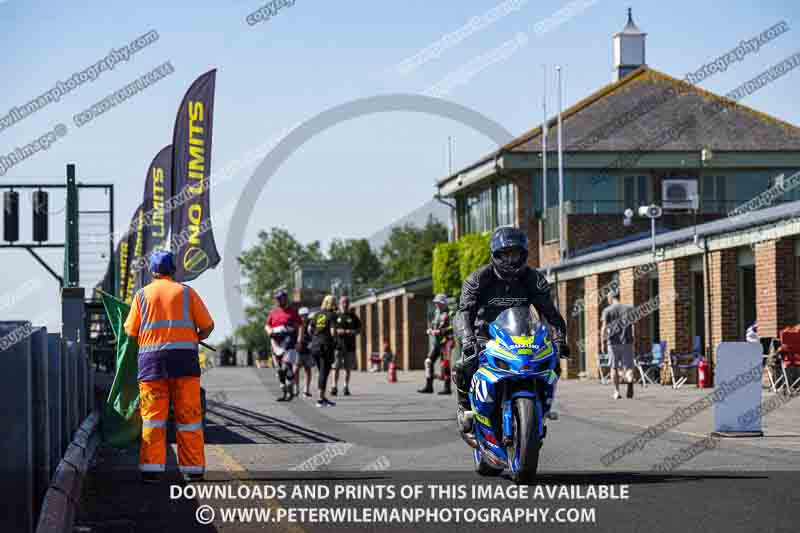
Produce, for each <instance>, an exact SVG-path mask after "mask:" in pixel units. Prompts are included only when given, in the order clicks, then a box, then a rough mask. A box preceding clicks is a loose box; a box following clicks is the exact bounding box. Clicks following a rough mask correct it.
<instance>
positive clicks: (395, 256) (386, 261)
mask: <svg viewBox="0 0 800 533" xmlns="http://www.w3.org/2000/svg"><path fill="white" fill-rule="evenodd" d="M444 241H447V228H446V227H445V225H444V224H442V223H441V222H439V221H437V220H434V218H433V217H432V216H429V217H428V221H427V223H426V224H425V226H424V227H422V228H418V227H415V226H412V225H411V224H406V225H404V226H401V227H395V228H393V229H392V232H391V234H390V235H389V239H388V240H387V241H386V244H384V245H383V248H381V260H382V262H383V267H384V276H383V281H384V283H402V282H404V281H408V280H410V279H414V278H420V277H424V276H430V275H431V269H432V266H433V249H434V247H435V246H436V244H437V243H440V242H444Z"/></svg>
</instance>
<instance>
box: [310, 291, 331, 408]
mask: <svg viewBox="0 0 800 533" xmlns="http://www.w3.org/2000/svg"><path fill="white" fill-rule="evenodd" d="M335 324H336V297H335V296H333V295H332V294H329V295H327V296H325V298H323V300H322V309H321V310H320V311H319V312H318V313H316V314H315V315H314V317H313V318H312V319H311V326H310V329H311V345H310V348H311V354H312V355H313V356H314V360H315V361H316V363H317V368H318V369H319V377H318V385H319V400H317V407H331V406H334V405H336V404H335V403H333V402H332V401H330V400H328V398H327V397H326V396H325V390H326V389H327V387H328V375H329V374H330V371H331V365H333V358H334V353H333V352H334V349H335V348H336V347H335V343H334V336H333V328H334V326H335Z"/></svg>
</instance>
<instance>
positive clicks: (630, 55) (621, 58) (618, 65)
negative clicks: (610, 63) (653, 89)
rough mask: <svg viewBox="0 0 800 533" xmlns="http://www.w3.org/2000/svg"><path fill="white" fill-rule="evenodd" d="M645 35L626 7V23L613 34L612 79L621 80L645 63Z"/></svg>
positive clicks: (629, 9)
mask: <svg viewBox="0 0 800 533" xmlns="http://www.w3.org/2000/svg"><path fill="white" fill-rule="evenodd" d="M645 37H647V34H646V33H643V32H642V30H640V29H639V28H638V27H637V26H636V24H634V23H633V14H632V13H631V8H628V23H627V24H625V27H624V28H623V29H622V31H621V32H619V33H615V34H614V71H613V72H614V76H613V79H614V81H618V80H621V79H622V78H624V77H625V76H627V75H628V74H630V73H631V72H633V71H634V70H636V69H637V68H639V67H641V66H642V65H644V64H645V60H644V40H645Z"/></svg>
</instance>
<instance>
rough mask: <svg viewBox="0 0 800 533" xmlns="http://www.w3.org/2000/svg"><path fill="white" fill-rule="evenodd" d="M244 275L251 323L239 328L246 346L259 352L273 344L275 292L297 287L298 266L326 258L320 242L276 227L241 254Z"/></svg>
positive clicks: (263, 234) (246, 312)
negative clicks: (269, 329)
mask: <svg viewBox="0 0 800 533" xmlns="http://www.w3.org/2000/svg"><path fill="white" fill-rule="evenodd" d="M238 259H239V264H240V265H241V267H242V274H244V276H245V277H246V279H247V281H246V283H244V284H243V285H242V292H244V294H245V295H246V296H248V297H249V298H250V301H251V302H252V304H251V305H248V306H246V307H245V314H246V315H247V323H246V324H244V325H242V326H239V327H238V328H237V329H236V335H237V336H238V337H239V338H241V339H242V341H243V342H244V345H245V348H247V349H248V350H252V351H254V352H256V353H259V352H265V351H266V352H267V353H268V350H269V343H268V342H267V337H266V334H265V333H264V321H265V320H266V318H267V312H268V310H269V309H270V308H271V307H272V304H273V298H272V296H273V294H274V292H275V291H276V290H277V289H280V288H283V289H286V290H287V291H291V290H292V289H293V288H294V275H293V273H294V268H295V266H296V265H297V264H299V263H303V262H307V261H322V260H323V259H324V256H323V254H322V251H321V246H320V243H319V241H314V242H312V243H310V244H308V245H306V246H303V244H301V243H300V242H298V241H297V239H295V238H294V237H293V236H292V234H291V233H289V232H288V231H286V230H285V229H283V228H272V229H270V231H269V232H266V231H260V232H259V233H258V243H257V244H256V245H254V246H253V247H252V248H249V249H247V250H245V251H244V252H242V255H241V256H239V258H238Z"/></svg>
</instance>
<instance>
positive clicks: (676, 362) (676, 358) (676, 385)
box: [669, 337, 700, 390]
mask: <svg viewBox="0 0 800 533" xmlns="http://www.w3.org/2000/svg"><path fill="white" fill-rule="evenodd" d="M692 345H693V351H692V352H690V353H670V354H669V360H670V364H669V376H670V380H671V381H672V388H673V389H676V390H677V389H680V388H681V387H682V386H683V385H684V384H685V383H686V381H687V380H688V379H689V378H688V377H687V376H683V377H682V378H680V379H678V380H676V379H675V370H691V369H693V368H694V369H696V368H697V366H698V365H699V364H700V337H695V338H694V342H693V344H692ZM681 361H686V362H684V363H681Z"/></svg>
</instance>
